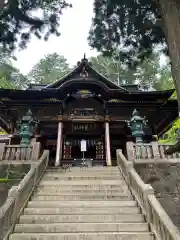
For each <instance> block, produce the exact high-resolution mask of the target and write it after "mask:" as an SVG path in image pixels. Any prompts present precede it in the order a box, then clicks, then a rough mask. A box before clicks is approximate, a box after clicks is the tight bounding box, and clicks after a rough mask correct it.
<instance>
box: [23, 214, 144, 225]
mask: <svg viewBox="0 0 180 240" xmlns="http://www.w3.org/2000/svg"><path fill="white" fill-rule="evenodd" d="M62 222H66V223H67V222H70V223H75V222H79V223H85V222H86V223H90V222H109V223H111V222H124V223H127V222H130V223H137V222H141V223H142V222H144V216H143V215H142V214H121V215H120V214H114V215H112V214H111V215H110V214H103V215H102V214H100V215H93V214H90V215H85V214H83V215H80V214H79V215H22V216H21V217H20V220H19V223H34V224H36V223H62Z"/></svg>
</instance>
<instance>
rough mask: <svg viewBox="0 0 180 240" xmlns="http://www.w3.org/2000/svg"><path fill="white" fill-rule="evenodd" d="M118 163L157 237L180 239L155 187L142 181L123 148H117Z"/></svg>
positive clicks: (167, 239) (166, 239) (172, 239)
mask: <svg viewBox="0 0 180 240" xmlns="http://www.w3.org/2000/svg"><path fill="white" fill-rule="evenodd" d="M117 163H118V167H119V169H120V171H121V172H122V174H123V176H124V178H125V180H126V182H127V184H128V186H129V188H130V190H131V191H132V193H133V195H134V196H135V198H136V200H137V202H138V204H139V206H140V207H141V209H142V212H143V214H144V216H145V217H146V220H147V222H148V223H149V226H150V228H151V231H152V232H153V233H154V234H155V237H156V239H163V240H180V233H179V231H178V229H177V228H176V226H175V225H174V224H173V222H172V221H171V219H170V218H169V216H168V215H167V213H166V212H165V211H164V209H163V208H162V206H161V204H160V203H159V201H158V200H157V198H156V197H155V195H154V190H153V188H152V187H151V185H149V184H145V183H144V182H143V181H142V179H141V177H140V176H139V175H138V173H137V172H136V170H135V169H134V167H133V162H130V161H128V160H127V159H126V158H125V156H124V155H123V154H122V151H121V150H117Z"/></svg>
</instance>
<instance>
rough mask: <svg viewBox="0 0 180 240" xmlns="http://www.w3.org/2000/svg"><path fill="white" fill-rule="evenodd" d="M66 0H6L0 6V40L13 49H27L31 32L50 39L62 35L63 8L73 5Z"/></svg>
mask: <svg viewBox="0 0 180 240" xmlns="http://www.w3.org/2000/svg"><path fill="white" fill-rule="evenodd" d="M70 6H71V5H70V4H68V3H67V2H66V1H65V0H51V1H49V0H29V1H27V0H21V1H19V0H7V1H1V5H0V42H1V44H2V45H3V46H4V47H5V48H6V49H9V50H10V51H11V50H13V49H14V48H16V47H17V46H20V47H21V48H24V47H25V46H26V44H27V42H28V41H29V40H30V37H31V35H32V34H34V35H35V36H37V37H38V38H42V37H43V38H44V39H45V40H47V39H48V37H49V35H51V34H55V35H57V36H59V32H58V27H59V20H60V16H61V14H62V10H63V9H65V8H67V7H70Z"/></svg>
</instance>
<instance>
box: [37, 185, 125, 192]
mask: <svg viewBox="0 0 180 240" xmlns="http://www.w3.org/2000/svg"><path fill="white" fill-rule="evenodd" d="M65 190H66V191H72V190H73V191H79V190H81V191H85V190H88V191H117V192H127V191H129V189H128V187H127V186H126V185H119V186H114V185H108V186H107V185H78V186H77V185H69V186H68V185H67V186H65V185H58V186H56V185H53V186H43V185H41V186H38V187H37V189H36V191H46V192H47V193H48V192H60V191H65Z"/></svg>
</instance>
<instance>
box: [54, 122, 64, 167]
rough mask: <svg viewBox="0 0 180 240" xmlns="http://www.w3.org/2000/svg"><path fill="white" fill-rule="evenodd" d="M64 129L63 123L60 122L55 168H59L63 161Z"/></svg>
mask: <svg viewBox="0 0 180 240" xmlns="http://www.w3.org/2000/svg"><path fill="white" fill-rule="evenodd" d="M62 128H63V123H62V121H60V122H59V123H58V134H57V145H56V162H55V166H59V165H60V160H61V156H62Z"/></svg>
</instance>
